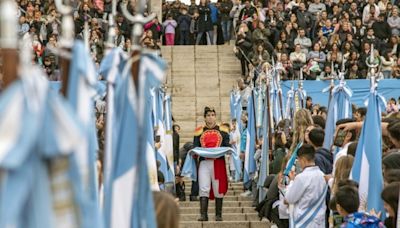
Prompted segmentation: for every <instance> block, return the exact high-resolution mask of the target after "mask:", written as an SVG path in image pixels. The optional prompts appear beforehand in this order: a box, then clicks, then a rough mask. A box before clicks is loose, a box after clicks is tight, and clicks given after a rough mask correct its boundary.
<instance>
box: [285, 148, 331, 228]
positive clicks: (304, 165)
mask: <svg viewBox="0 0 400 228" xmlns="http://www.w3.org/2000/svg"><path fill="white" fill-rule="evenodd" d="M297 155H298V162H299V164H300V167H301V169H302V172H301V173H299V174H297V175H296V174H295V171H291V172H290V173H289V179H290V182H289V185H288V187H287V190H286V193H285V201H286V203H288V204H290V205H293V210H290V216H289V218H290V219H289V222H290V223H291V225H292V226H291V227H308V228H314V227H315V228H319V227H325V214H326V204H325V197H326V193H327V184H326V182H325V179H324V174H323V173H322V171H321V170H320V169H319V167H318V166H316V165H315V149H314V147H313V146H311V145H308V144H304V145H303V146H301V147H300V149H299V151H298V154H297Z"/></svg>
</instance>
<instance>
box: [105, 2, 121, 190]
mask: <svg viewBox="0 0 400 228" xmlns="http://www.w3.org/2000/svg"><path fill="white" fill-rule="evenodd" d="M116 7H117V1H116V0H112V11H111V14H110V15H109V17H108V19H109V20H108V37H107V43H106V48H107V50H106V51H107V52H110V51H111V49H112V48H114V46H115V45H114V38H115V35H116V33H115V23H114V18H115V14H116V10H117V9H116ZM115 76H116V75H113V76H112V77H107V97H106V111H107V112H106V113H107V115H106V129H105V139H104V141H105V147H104V158H103V164H102V165H103V176H104V181H103V183H107V184H108V183H110V180H111V179H110V175H111V169H112V145H113V142H112V139H113V137H112V136H113V122H112V121H113V119H114V109H115V108H114V83H115ZM103 186H104V184H103ZM104 196H105V195H104Z"/></svg>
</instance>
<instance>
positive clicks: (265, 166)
mask: <svg viewBox="0 0 400 228" xmlns="http://www.w3.org/2000/svg"><path fill="white" fill-rule="evenodd" d="M267 109H268V107H267V106H266V105H265V106H264V118H263V119H264V121H263V127H262V137H263V144H262V148H261V150H262V152H261V167H260V175H259V177H258V183H257V188H258V191H259V195H258V196H259V198H258V201H259V202H261V201H263V200H264V199H265V197H266V195H267V192H266V190H265V189H264V181H265V179H266V178H267V176H268V175H269V139H268V137H269V135H268V127H269V123H268V110H267Z"/></svg>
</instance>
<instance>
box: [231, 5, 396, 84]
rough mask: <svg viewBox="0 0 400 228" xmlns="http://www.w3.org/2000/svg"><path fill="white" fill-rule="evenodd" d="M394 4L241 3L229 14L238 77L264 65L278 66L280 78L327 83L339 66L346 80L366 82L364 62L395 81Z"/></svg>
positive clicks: (382, 75)
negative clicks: (234, 26)
mask: <svg viewBox="0 0 400 228" xmlns="http://www.w3.org/2000/svg"><path fill="white" fill-rule="evenodd" d="M398 6H399V2H398V1H387V0H381V1H374V0H369V1H354V0H340V1H332V0H326V1H321V0H313V1H301V0H298V1H296V0H293V1H279V0H272V1H264V2H263V1H255V2H251V1H244V4H240V2H237V3H236V4H235V5H234V7H233V9H232V11H234V13H233V14H232V15H235V16H234V17H233V24H236V25H237V27H236V28H235V29H236V30H237V37H236V47H237V50H236V53H237V56H238V58H239V59H240V60H241V64H242V75H243V76H244V77H246V78H247V77H248V76H249V75H250V74H251V72H252V71H253V69H258V71H261V70H262V69H263V68H265V66H263V64H264V63H266V62H269V63H271V58H274V60H275V63H280V64H281V66H282V70H281V78H282V79H283V80H287V79H298V78H299V77H300V71H302V74H303V75H304V76H303V79H310V80H315V79H317V80H320V79H329V78H331V77H335V75H336V76H337V75H338V71H342V70H343V68H342V67H344V69H345V71H346V74H345V78H346V79H362V78H366V77H367V70H368V66H367V63H366V60H367V58H370V55H371V49H372V48H371V46H373V48H374V53H373V61H370V62H371V64H372V63H374V64H376V65H377V68H378V69H377V70H379V71H380V72H381V78H398V77H399V76H400V74H399V61H400V60H399V54H400V48H399V26H400V18H399V16H398V14H399V8H398Z"/></svg>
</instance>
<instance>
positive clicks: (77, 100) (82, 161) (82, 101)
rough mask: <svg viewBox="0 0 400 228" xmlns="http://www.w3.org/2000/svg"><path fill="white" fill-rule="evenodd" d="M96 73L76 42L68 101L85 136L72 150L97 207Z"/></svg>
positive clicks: (85, 51)
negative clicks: (77, 146) (74, 149)
mask: <svg viewBox="0 0 400 228" xmlns="http://www.w3.org/2000/svg"><path fill="white" fill-rule="evenodd" d="M97 83H98V80H97V74H96V69H95V66H94V63H93V61H92V58H91V56H90V54H89V52H88V51H87V49H86V48H85V46H84V43H83V42H82V41H79V40H77V41H75V43H74V46H73V48H72V61H71V65H70V70H69V77H68V86H67V94H66V97H67V101H68V102H69V103H70V104H71V107H72V108H73V111H74V112H75V114H76V115H77V117H78V119H79V121H80V122H81V124H82V126H83V128H84V130H85V132H86V134H85V137H84V139H85V140H84V141H83V143H82V144H81V145H80V147H79V148H78V149H77V151H74V153H75V156H76V159H77V162H78V169H79V173H80V176H81V177H82V181H83V186H84V189H85V191H86V192H87V194H88V195H89V197H90V200H91V202H92V203H93V206H94V208H93V210H97V211H98V213H99V216H98V219H99V218H100V211H99V207H98V183H97V181H98V178H97V165H96V155H97V150H98V142H97V134H96V131H97V129H96V125H95V123H96V119H95V114H94V98H95V96H96V95H97V91H96V89H97Z"/></svg>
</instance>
